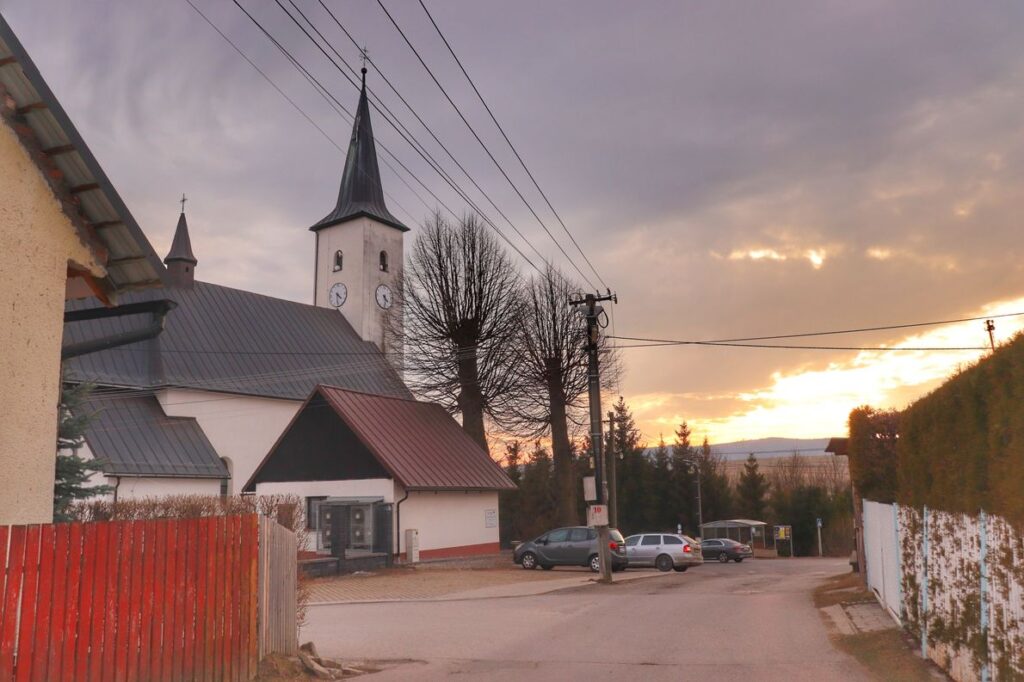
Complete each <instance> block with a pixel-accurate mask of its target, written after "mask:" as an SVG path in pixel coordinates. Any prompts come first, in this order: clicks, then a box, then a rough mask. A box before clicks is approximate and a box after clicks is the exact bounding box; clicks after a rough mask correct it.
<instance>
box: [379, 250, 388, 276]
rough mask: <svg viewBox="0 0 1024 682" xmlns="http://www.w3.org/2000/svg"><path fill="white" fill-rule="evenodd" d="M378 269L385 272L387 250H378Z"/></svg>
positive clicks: (386, 267) (386, 269)
mask: <svg viewBox="0 0 1024 682" xmlns="http://www.w3.org/2000/svg"><path fill="white" fill-rule="evenodd" d="M380 271H381V272H387V271H388V252H387V251H381V252H380Z"/></svg>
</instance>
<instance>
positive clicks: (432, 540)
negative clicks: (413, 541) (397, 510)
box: [396, 488, 498, 552]
mask: <svg viewBox="0 0 1024 682" xmlns="http://www.w3.org/2000/svg"><path fill="white" fill-rule="evenodd" d="M397 493H398V498H397V499H401V497H402V495H404V492H402V491H401V489H400V488H399V490H398V491H397ZM489 509H493V510H494V520H495V524H494V527H493V528H487V526H486V522H485V519H486V511H487V510H489ZM396 516H397V515H396ZM497 521H498V493H496V492H438V493H432V492H410V493H409V497H408V499H406V500H405V502H403V503H402V507H401V523H402V528H401V534H402V538H401V541H402V551H403V552H404V551H405V531H406V530H407V529H409V528H416V529H417V530H419V532H420V551H421V552H424V551H427V550H431V549H444V548H446V547H464V546H466V545H481V544H485V543H497V542H498V523H497Z"/></svg>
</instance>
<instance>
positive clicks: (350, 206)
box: [309, 68, 409, 232]
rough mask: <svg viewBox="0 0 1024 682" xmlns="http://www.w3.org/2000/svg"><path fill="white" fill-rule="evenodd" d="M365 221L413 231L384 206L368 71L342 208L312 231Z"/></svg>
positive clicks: (345, 175) (348, 160)
mask: <svg viewBox="0 0 1024 682" xmlns="http://www.w3.org/2000/svg"><path fill="white" fill-rule="evenodd" d="M362 217H368V218H373V219H374V220H377V221H379V222H382V223H384V224H385V225H390V226H391V227H394V228H395V229H398V230H401V231H402V232H407V231H408V230H409V228H408V227H406V226H405V225H403V224H402V223H401V222H400V221H399V220H398V218H396V217H395V216H393V215H391V212H390V211H389V210H388V207H387V205H386V204H385V203H384V188H383V187H382V186H381V183H380V168H379V167H378V166H377V148H376V145H374V142H373V126H372V125H371V124H370V107H369V105H368V103H367V101H366V69H365V68H364V69H363V88H362V91H361V92H360V93H359V106H358V107H357V108H356V115H355V120H353V122H352V138H351V139H350V140H349V143H348V155H347V156H346V157H345V170H344V172H343V173H342V176H341V189H340V190H339V191H338V204H337V206H335V207H334V210H333V211H331V212H330V213H328V214H327V215H326V216H324V217H323V219H321V220H320V222H318V223H317V224H316V225H314V226H313V227H311V228H309V229H310V230H312V231H314V232H316V231H317V230H322V229H323V228H325V227H330V226H331V225H337V224H338V223H343V222H346V221H348V220H355V219H356V218H362Z"/></svg>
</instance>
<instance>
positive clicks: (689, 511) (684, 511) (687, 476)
mask: <svg viewBox="0 0 1024 682" xmlns="http://www.w3.org/2000/svg"><path fill="white" fill-rule="evenodd" d="M691 435H692V432H691V431H690V426H689V425H688V424H687V423H686V422H685V421H684V422H683V423H681V424H680V425H679V428H677V429H676V432H675V436H676V438H675V442H674V443H673V444H672V475H671V480H672V494H671V496H670V499H671V503H670V504H671V513H672V519H671V521H672V523H674V524H676V525H679V526H682V527H683V530H684V531H687V532H689V533H692V534H694V535H698V534H700V529H699V528H697V506H696V505H697V477H696V475H695V474H694V457H693V446H692V445H691V443H690V436H691Z"/></svg>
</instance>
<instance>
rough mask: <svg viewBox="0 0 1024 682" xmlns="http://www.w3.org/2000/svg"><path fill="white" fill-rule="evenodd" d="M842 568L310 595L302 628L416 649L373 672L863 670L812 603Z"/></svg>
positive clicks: (344, 651)
mask: <svg viewBox="0 0 1024 682" xmlns="http://www.w3.org/2000/svg"><path fill="white" fill-rule="evenodd" d="M848 570H849V566H848V565H847V563H846V562H845V561H844V560H841V559H778V560H755V561H745V562H743V563H742V564H735V563H730V564H726V565H722V564H718V563H713V564H705V565H704V566H700V567H697V568H693V569H690V570H689V571H687V572H686V573H669V574H660V575H658V576H656V577H652V578H650V579H646V580H638V581H634V582H630V583H624V584H620V585H589V586H586V587H580V588H573V589H569V590H562V591H560V592H555V593H551V594H546V595H537V596H529V597H513V598H503V599H472V600H461V601H445V602H401V603H378V604H347V605H336V606H316V607H312V608H311V609H310V614H309V619H308V624H307V626H306V627H305V628H304V629H303V632H302V639H303V641H305V640H309V639H312V640H313V641H314V642H315V643H316V645H317V647H318V648H319V650H320V652H321V654H323V655H326V656H332V657H337V658H339V659H342V660H353V659H411V662H409V663H405V664H401V665H396V666H395V667H392V668H389V669H387V670H385V671H383V672H381V673H378V674H376V675H373V676H372V677H371V678H368V679H367V682H369V680H371V679H372V680H374V682H383V681H384V680H401V679H417V680H431V679H444V678H447V677H457V678H459V679H474V680H475V679H484V680H521V679H531V680H613V679H614V680H691V679H693V680H695V679H708V678H718V679H723V680H736V679H748V680H815V681H819V680H862V679H864V680H866V679H868V677H867V676H866V673H865V672H863V669H862V668H861V667H860V666H859V664H858V663H857V662H856V661H855V660H854V659H852V658H850V657H849V656H847V655H845V654H843V653H841V652H839V651H837V650H836V649H834V648H833V647H832V645H831V644H830V643H829V639H828V634H827V632H826V629H825V626H824V624H823V622H822V620H821V617H820V616H819V614H818V610H817V609H816V608H815V607H814V605H813V604H812V602H811V591H812V590H813V588H814V587H815V586H816V585H817V584H818V583H819V582H820V581H821V580H822V579H824V578H825V577H827V576H829V575H833V574H836V573H842V572H845V571H848Z"/></svg>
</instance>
